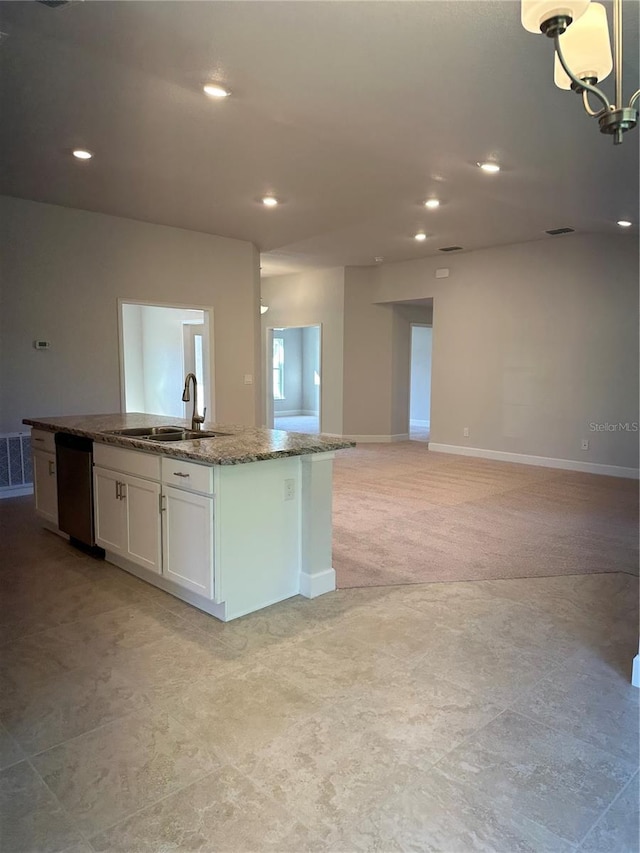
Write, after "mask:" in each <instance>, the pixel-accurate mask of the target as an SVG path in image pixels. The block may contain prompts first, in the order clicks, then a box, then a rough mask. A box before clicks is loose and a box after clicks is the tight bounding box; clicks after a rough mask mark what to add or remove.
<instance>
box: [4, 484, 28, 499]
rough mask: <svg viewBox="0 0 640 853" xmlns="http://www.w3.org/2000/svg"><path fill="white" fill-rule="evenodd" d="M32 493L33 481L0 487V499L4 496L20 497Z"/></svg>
mask: <svg viewBox="0 0 640 853" xmlns="http://www.w3.org/2000/svg"><path fill="white" fill-rule="evenodd" d="M32 494H33V483H27V484H26V485H24V486H3V487H2V488H0V500H3V499H4V498H21V497H23V496H24V495H32Z"/></svg>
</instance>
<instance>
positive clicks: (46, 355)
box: [0, 196, 262, 432]
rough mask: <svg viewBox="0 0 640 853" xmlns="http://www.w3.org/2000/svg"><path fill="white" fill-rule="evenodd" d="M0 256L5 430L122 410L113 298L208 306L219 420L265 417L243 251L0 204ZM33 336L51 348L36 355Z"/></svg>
mask: <svg viewBox="0 0 640 853" xmlns="http://www.w3.org/2000/svg"><path fill="white" fill-rule="evenodd" d="M0 255H1V257H2V267H1V276H2V277H1V290H0V300H1V301H0V309H1V320H0V323H1V326H0V334H1V341H0V346H1V351H0V352H1V363H0V371H1V380H2V381H1V389H0V414H1V422H0V429H1V430H2V431H7V432H11V431H14V430H17V429H19V428H20V426H21V420H22V418H23V417H37V416H45V415H60V414H74V413H75V414H81V413H100V412H117V411H120V388H119V363H118V332H117V328H118V316H117V312H118V308H117V300H118V298H119V297H122V298H131V299H134V300H135V299H140V300H142V301H147V302H157V303H168V304H172V303H175V301H176V299H177V298H178V299H179V301H180V302H182V303H186V304H192V305H202V306H212V307H213V309H214V341H215V355H214V354H212V363H211V365H210V366H211V369H212V371H213V369H214V366H215V377H214V385H215V394H216V403H217V412H216V417H217V420H218V421H219V422H220V423H224V422H227V423H240V424H247V425H253V424H255V423H256V418H257V417H258V418H261V417H262V399H261V395H262V383H261V382H260V381H257V380H258V377H259V375H260V359H261V353H260V320H259V318H260V314H259V299H260V297H259V287H260V282H259V258H258V254H257V251H256V249H255V247H254V246H252V245H251V244H250V243H247V242H244V241H241V240H231V239H227V238H224V237H215V236H211V235H208V234H201V233H196V232H192V231H184V230H181V229H178V228H168V227H165V226H161V225H151V224H148V223H145V222H136V221H133V220H128V219H120V218H118V217H113V216H105V215H103V214H98V213H89V212H87V211H82V210H75V209H71V208H64V207H58V206H55V205H48V204H40V203H37V202H30V201H25V200H22V199H14V198H9V197H6V196H5V197H1V198H0ZM35 338H45V339H48V340H50V341H51V349H49V350H46V351H43V352H37V351H36V350H34V349H33V347H32V341H33V340H34V339H35ZM245 374H251V375H253V376H255V377H256V381H255V382H254V383H253V384H252V385H245V384H244V381H243V378H244V375H245Z"/></svg>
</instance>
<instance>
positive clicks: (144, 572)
mask: <svg viewBox="0 0 640 853" xmlns="http://www.w3.org/2000/svg"><path fill="white" fill-rule="evenodd" d="M104 559H105V561H106V562H107V563H113V565H114V566H117V567H118V568H119V569H124V571H125V572H129V573H130V574H132V575H135V576H136V577H137V578H140V580H143V581H146V582H147V583H150V584H151V585H152V586H157V587H158V589H162V590H164V591H165V592H168V593H169V594H170V595H174V596H175V597H176V598H180V599H181V600H182V601H186V602H187V604H191V605H193V606H194V607H197V608H198V610H204V612H205V613H208V614H209V615H210V616H215V617H216V619H220V621H221V622H228V621H229V618H228V616H227V605H226V602H224V601H223V602H222V603H221V604H216V603H215V602H214V601H211V600H210V599H208V598H205V597H204V596H202V595H198V593H196V592H191V590H188V589H184V588H183V587H181V586H180V585H179V584H177V583H174V582H173V581H170V580H169V579H168V578H165V577H164V576H163V575H158V574H156V573H155V572H152V571H150V570H149V569H145V568H144V566H138V565H137V564H136V563H132V562H131V560H127V558H126V557H121V556H120V555H119V554H112V553H111V552H109V551H106V552H105V557H104ZM237 615H240V614H237ZM233 618H235V617H233Z"/></svg>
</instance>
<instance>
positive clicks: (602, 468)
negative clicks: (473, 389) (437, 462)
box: [429, 441, 639, 480]
mask: <svg viewBox="0 0 640 853" xmlns="http://www.w3.org/2000/svg"><path fill="white" fill-rule="evenodd" d="M429 450H431V451H432V452H435V453H453V454H456V455H458V456H477V457H479V458H481V459H497V460H498V461H499V462H517V463H518V464H520V465H538V466H540V467H541V468H561V469H563V470H565V471H583V472H584V473H586V474H604V475H605V476H607V477H625V478H627V479H629V480H637V479H638V473H639V472H638V469H637V468H623V467H622V466H621V465H603V464H601V463H600V462H578V461H577V460H576V459H553V458H552V457H550V456H530V455H529V454H526V453H509V452H507V451H506V450H486V449H485V448H482V447H464V446H460V445H457V444H438V443H436V442H433V441H430V442H429Z"/></svg>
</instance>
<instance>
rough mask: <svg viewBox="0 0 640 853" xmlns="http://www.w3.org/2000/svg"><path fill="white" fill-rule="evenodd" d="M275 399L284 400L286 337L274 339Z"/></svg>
mask: <svg viewBox="0 0 640 853" xmlns="http://www.w3.org/2000/svg"><path fill="white" fill-rule="evenodd" d="M273 399H274V400H284V339H283V338H274V339H273Z"/></svg>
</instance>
